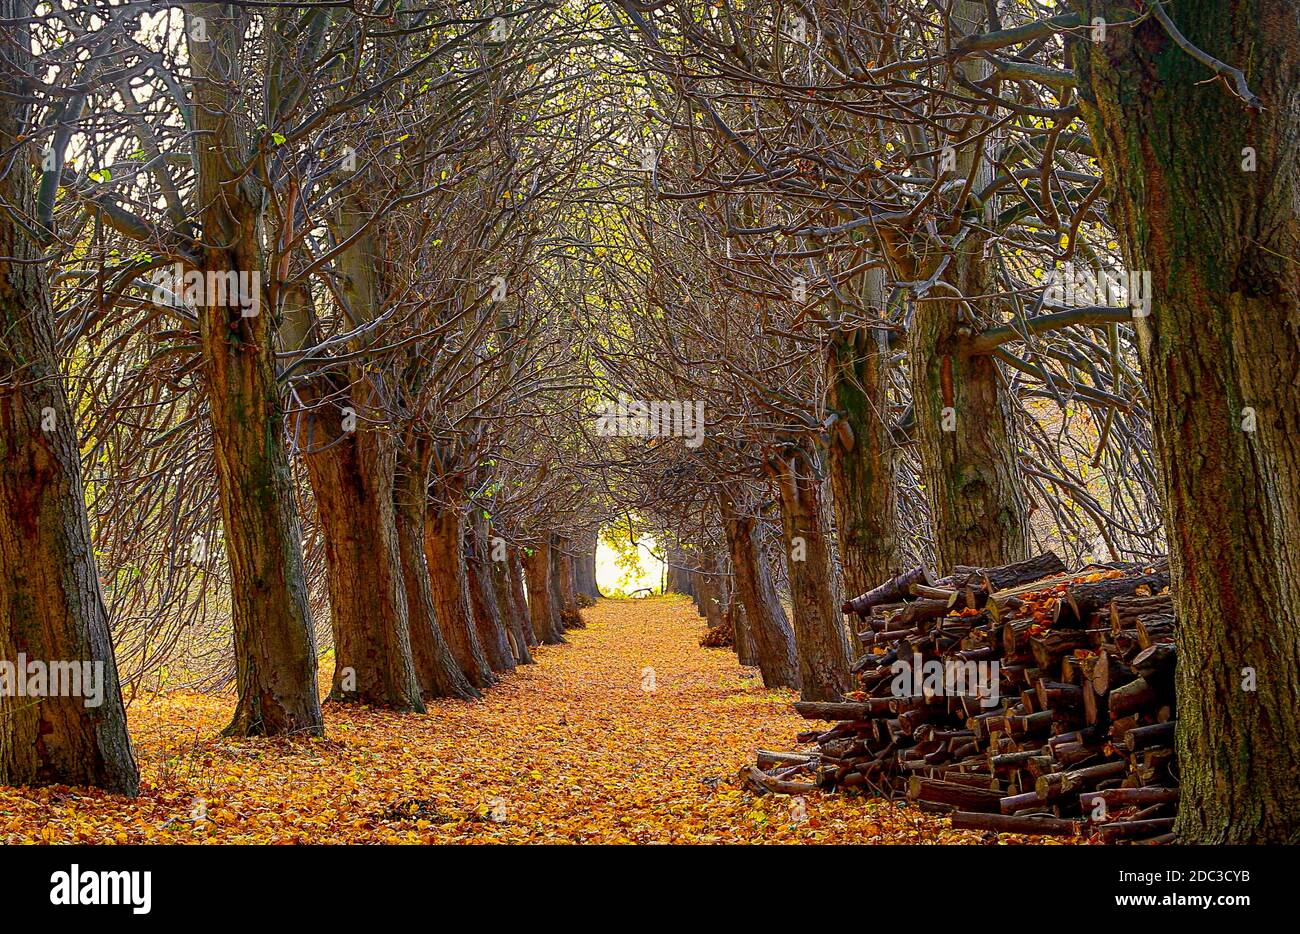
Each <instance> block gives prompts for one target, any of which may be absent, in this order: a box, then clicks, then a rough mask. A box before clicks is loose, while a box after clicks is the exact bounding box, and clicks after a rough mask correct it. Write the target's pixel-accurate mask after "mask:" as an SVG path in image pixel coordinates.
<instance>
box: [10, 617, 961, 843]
mask: <svg viewBox="0 0 1300 934" xmlns="http://www.w3.org/2000/svg"><path fill="white" fill-rule="evenodd" d="M584 615H585V617H586V619H587V621H588V626H587V628H585V629H579V630H570V631H569V632H568V633H567V637H568V640H569V643H568V644H567V645H563V646H554V647H541V648H539V649H538V650H537V653H536V654H537V658H538V664H536V665H533V666H528V667H525V668H521V669H520V670H519V671H518V672H517V673H515V674H512V675H508V676H506V677H505V678H504V679H503V681H502V683H501V684H499V685H498V686H497V687H495V688H493V689H492V690H491V691H489V692H488V694H487V696H486V698H485V699H484V700H483V701H479V702H474V703H466V702H461V701H441V702H437V703H435V704H433V705H432V706H431V708H430V710H429V712H428V713H427V714H423V715H420V714H415V715H411V714H407V715H399V714H394V713H389V712H385V711H379V710H373V709H362V708H349V707H339V706H336V705H327V707H326V729H327V738H325V739H323V740H318V739H313V740H297V741H286V740H267V739H229V738H221V737H218V736H217V735H216V734H217V733H218V731H219V730H220V729H221V727H222V726H224V724H225V722H226V721H227V719H228V718H229V714H230V710H231V709H232V706H233V698H232V697H224V696H217V697H213V696H204V695H197V694H188V693H187V694H170V695H166V696H165V697H162V698H157V699H153V700H149V701H141V700H138V701H136V703H134V704H133V705H132V707H131V710H130V711H129V719H130V722H131V732H132V739H133V742H134V743H135V746H136V752H137V756H138V759H139V761H140V765H141V774H142V778H143V779H144V780H145V786H144V789H143V790H142V794H141V795H140V797H138V798H136V799H134V800H131V799H126V798H121V797H115V796H109V795H103V794H99V793H94V792H91V793H87V792H84V791H80V790H77V791H74V790H71V789H67V788H58V787H55V788H45V789H39V790H18V789H8V788H0V840H7V841H9V842H21V841H26V840H43V841H48V842H106V841H110V840H112V841H116V842H120V843H127V842H131V843H139V842H202V841H205V840H207V841H213V842H248V843H317V842H321V843H327V842H339V843H341V842H353V843H367V842H393V843H401V842H409V843H445V842H466V843H478V842H484V843H486V842H493V841H502V842H504V841H511V842H602V843H616V842H635V843H689V842H706V843H707V842H731V841H740V842H791V843H794V842H812V841H814V840H815V841H822V842H860V843H869V842H875V843H891V842H901V843H918V842H966V841H969V842H977V841H978V840H979V835H977V834H972V833H966V832H959V831H952V830H949V829H945V827H944V822H941V821H939V820H937V819H935V818H932V817H929V816H926V815H922V814H919V813H918V812H915V811H913V810H911V809H908V808H903V807H900V806H897V805H894V804H892V803H889V802H880V801H864V800H862V799H860V798H848V797H843V796H834V795H821V794H813V795H809V796H808V797H807V798H806V804H805V809H806V813H807V819H805V820H796V819H795V818H794V812H793V811H792V806H791V799H789V798H784V797H774V796H770V795H769V796H763V797H756V796H754V795H752V794H750V793H749V792H747V791H742V790H741V789H740V788H739V786H738V784H737V782H736V777H735V776H736V772H737V770H738V769H739V768H740V767H741V766H742V765H744V764H747V763H752V762H753V753H754V749H755V748H756V747H767V748H775V749H789V748H791V747H792V744H793V740H794V735H795V733H797V732H798V731H799V730H801V729H803V728H805V727H806V725H807V724H806V722H805V721H803V720H802V719H800V718H799V717H798V716H797V715H795V714H794V713H793V712H792V711H791V710H790V707H789V701H790V700H791V699H792V698H793V697H794V695H793V694H792V693H790V692H787V691H767V690H764V689H763V687H762V683H761V681H760V680H759V678H758V676H757V672H756V671H754V670H751V669H746V668H742V667H740V666H739V665H737V664H736V661H735V656H734V655H733V654H732V653H731V652H730V651H728V650H724V649H703V648H700V647H699V645H698V641H699V638H700V636H701V635H703V633H704V631H705V626H704V621H703V620H701V619H700V618H699V617H698V616H697V615H696V612H695V609H694V607H693V606H692V605H691V603H690V602H689V601H688V600H686V599H685V598H681V597H671V596H670V597H660V598H650V599H645V600H637V601H611V600H602V601H601V602H600V603H599V604H598V605H597V606H595V607H593V608H590V609H588V610H585V611H584ZM647 667H648V668H653V669H654V688H655V689H654V691H646V690H643V688H642V684H643V679H644V678H645V675H644V671H645V669H646V668H647ZM324 683H328V678H325V679H324ZM195 815H198V816H199V817H203V816H204V815H206V817H205V818H204V819H201V820H196V819H195ZM494 817H495V818H496V819H495V820H494V819H493V818H494Z"/></svg>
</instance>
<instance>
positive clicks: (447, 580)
mask: <svg viewBox="0 0 1300 934" xmlns="http://www.w3.org/2000/svg"><path fill="white" fill-rule="evenodd" d="M464 543H465V520H464V509H463V508H462V507H461V506H458V505H455V504H454V503H448V504H442V505H440V506H431V507H430V508H429V510H428V511H427V513H426V515H425V522H424V554H425V559H426V560H427V561H428V564H429V583H430V586H431V587H432V590H433V605H434V607H435V608H436V610H437V614H438V622H439V623H441V624H442V634H443V636H444V637H446V639H447V644H448V645H450V646H451V652H452V654H453V655H455V656H456V661H457V662H458V663H459V664H460V670H461V671H462V672H464V673H465V677H466V678H468V679H469V683H470V684H472V685H474V687H475V688H478V689H479V690H480V691H481V690H483V689H485V688H489V687H491V686H492V685H493V684H495V683H496V680H497V679H496V676H495V675H494V674H492V666H491V665H490V664H489V663H488V660H487V656H486V655H484V653H483V646H482V644H481V643H480V642H479V638H478V630H477V628H476V627H475V625H474V620H473V615H472V613H471V611H470V605H469V589H468V580H467V577H468V575H467V574H466V570H465V545H464Z"/></svg>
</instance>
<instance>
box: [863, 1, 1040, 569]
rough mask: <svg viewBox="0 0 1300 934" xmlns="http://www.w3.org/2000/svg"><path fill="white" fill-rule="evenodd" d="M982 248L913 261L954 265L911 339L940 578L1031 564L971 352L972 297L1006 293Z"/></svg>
mask: <svg viewBox="0 0 1300 934" xmlns="http://www.w3.org/2000/svg"><path fill="white" fill-rule="evenodd" d="M985 18H986V11H985V5H984V4H983V3H982V2H979V0H958V2H956V3H955V4H954V7H953V19H954V22H955V24H956V25H957V26H958V28H959V29H961V31H962V32H963V33H971V32H976V31H978V28H979V25H980V23H982V22H983V21H984V19H985ZM959 67H960V70H961V71H962V72H964V73H965V76H966V78H967V79H968V80H971V81H981V80H984V79H985V78H986V77H987V76H988V74H989V69H990V66H989V65H988V64H987V63H985V62H983V61H979V60H975V61H967V62H964V63H962V64H961V65H960V66H959ZM971 106H977V105H975V104H974V103H972V104H971ZM985 146H986V147H991V146H992V143H991V142H987V141H986V142H985ZM956 157H957V160H956V161H957V177H958V178H965V177H968V175H969V174H970V173H971V172H972V171H974V172H975V179H976V181H975V186H974V187H975V190H980V189H981V188H983V187H984V186H985V185H986V184H988V182H989V181H991V180H992V178H993V174H994V166H993V162H992V158H991V153H989V152H987V151H985V147H982V146H980V145H975V144H972V145H967V146H960V147H958V149H957V153H956ZM985 242H986V238H985V237H984V236H983V235H982V234H981V233H980V232H979V231H978V230H974V231H971V232H970V233H968V234H967V236H966V237H965V239H963V240H962V242H961V245H960V246H959V247H958V249H957V251H956V254H955V255H953V256H951V257H947V254H943V255H930V256H925V255H922V256H916V257H913V258H912V259H913V261H914V262H915V263H916V264H917V266H918V268H919V270H920V271H919V272H917V273H916V274H915V275H914V276H913V278H920V279H925V278H929V276H930V275H931V274H932V273H933V272H934V271H937V268H938V264H939V263H940V262H942V261H943V260H944V259H945V258H947V259H948V260H949V265H948V268H947V270H946V271H945V272H944V273H943V275H942V276H941V281H942V283H943V285H940V286H939V287H936V288H935V289H934V290H932V292H931V293H930V294H929V295H928V296H922V297H920V298H919V299H918V300H917V302H916V313H915V315H914V318H913V322H912V327H911V329H910V330H909V334H908V338H909V350H908V356H909V360H910V365H911V371H912V402H913V408H914V410H915V412H916V435H917V440H918V442H919V450H920V455H921V467H922V475H923V477H924V480H925V487H926V492H927V494H928V499H929V503H930V512H931V516H932V520H933V524H934V537H935V553H936V555H937V556H938V560H939V570H940V571H941V572H942V573H946V572H947V571H948V570H949V569H950V568H953V567H956V566H957V565H959V564H969V565H974V566H977V567H996V566H999V565H1003V564H1010V563H1011V562H1012V561H1019V560H1021V559H1023V558H1026V557H1028V556H1029V508H1028V503H1027V501H1026V498H1025V494H1024V489H1023V485H1022V483H1021V479H1020V466H1019V462H1018V456H1017V447H1016V441H1015V436H1014V431H1013V416H1012V413H1011V406H1010V402H1009V400H1008V399H1007V398H1006V389H1005V386H1004V385H1003V379H1002V376H1001V374H1000V373H999V372H998V364H997V361H996V360H994V359H993V358H992V357H990V356H988V355H986V354H977V353H973V352H972V345H971V337H972V336H973V332H974V330H975V327H974V325H975V322H974V321H971V320H970V317H971V310H970V309H971V307H972V305H974V306H975V307H978V305H979V301H984V302H986V301H987V299H981V300H979V301H975V300H972V299H967V298H966V297H967V296H987V295H993V294H997V292H998V291H999V287H998V286H997V285H996V282H995V280H994V277H993V275H992V272H991V269H990V266H989V263H988V261H987V260H986V259H985V258H984V247H985ZM993 317H995V318H997V317H998V316H997V315H993ZM885 576H888V575H885ZM881 579H883V578H881ZM879 582H880V581H879V580H876V581H872V582H869V583H868V584H867V587H866V588H864V589H870V588H871V587H874V586H875V585H876V584H877V583H879ZM860 592H862V591H859V593H860Z"/></svg>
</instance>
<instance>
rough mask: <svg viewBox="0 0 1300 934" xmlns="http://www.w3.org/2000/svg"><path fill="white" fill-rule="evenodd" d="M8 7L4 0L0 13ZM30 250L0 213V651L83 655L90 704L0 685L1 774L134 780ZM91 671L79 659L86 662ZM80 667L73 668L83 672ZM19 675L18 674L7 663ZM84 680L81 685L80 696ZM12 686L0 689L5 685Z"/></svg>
mask: <svg viewBox="0 0 1300 934" xmlns="http://www.w3.org/2000/svg"><path fill="white" fill-rule="evenodd" d="M18 13H19V10H18V8H17V5H15V4H13V3H12V2H10V0H4V2H3V3H0V16H3V17H5V18H9V17H13V16H15V15H16V14H18ZM24 33H25V30H19V31H18V36H19V38H18V40H17V41H15V42H13V43H12V46H11V48H10V49H9V50H8V51H7V52H6V55H7V56H11V59H10V61H7V62H6V64H5V68H6V69H13V70H12V71H10V70H6V71H5V72H4V73H3V74H0V91H2V92H3V93H4V96H5V98H6V99H7V101H8V102H7V103H6V104H5V106H4V107H3V108H0V150H3V151H4V152H6V153H8V154H9V156H8V159H7V162H8V164H7V166H6V169H5V170H4V171H3V172H0V203H3V204H5V205H9V206H11V207H12V209H13V210H16V211H21V212H23V213H28V212H30V211H31V206H32V204H33V201H34V191H33V189H34V184H33V178H32V172H31V167H30V165H29V163H28V159H27V157H28V149H27V146H26V145H24V144H23V143H20V142H18V137H19V135H20V134H21V133H22V132H23V129H24V128H23V125H22V110H21V108H20V107H19V106H18V104H17V103H16V102H17V101H18V100H20V99H21V97H22V90H21V88H20V87H19V81H20V79H21V77H22V75H21V73H20V71H19V70H18V69H19V68H21V67H22V65H23V64H24V63H23V62H22V58H23V57H25V56H27V54H28V52H27V45H26V39H25V38H23V35H24ZM41 252H42V251H41V248H40V246H39V244H37V243H34V242H32V240H31V238H30V237H29V236H28V235H27V234H26V232H25V231H23V230H22V229H21V228H20V227H19V226H18V225H17V224H15V223H14V220H13V218H12V216H11V215H10V214H9V213H8V212H3V211H0V660H4V661H7V662H10V663H16V662H17V661H18V654H19V653H20V652H21V653H24V654H25V655H26V656H27V658H28V659H29V660H31V661H40V662H44V663H46V664H49V663H51V662H58V661H62V662H73V663H77V664H78V665H80V664H81V663H83V662H89V663H91V664H92V665H94V666H99V668H100V670H101V671H102V677H101V681H100V687H101V689H102V692H103V694H102V699H101V700H102V702H101V703H100V704H99V705H98V706H95V707H87V706H86V697H85V696H65V697H17V696H14V695H13V692H12V690H11V691H6V692H5V693H4V694H3V695H0V783H3V784H6V785H45V784H68V785H94V786H97V787H100V788H105V789H107V790H109V791H115V792H121V793H124V794H131V795H133V794H135V793H136V790H137V788H138V785H139V775H138V773H137V772H136V766H135V761H134V759H133V758H132V755H131V744H130V739H129V737H128V736H127V731H126V712H125V710H124V708H123V706H122V693H121V688H120V686H119V684H118V676H117V665H116V662H115V660H114V658H113V644H112V641H111V639H110V636H109V625H108V615H107V613H106V612H105V610H104V599H103V595H102V593H101V591H100V583H99V577H98V574H97V572H96V569H95V561H94V551H93V548H92V545H91V540H90V522H89V519H88V518H87V515H86V501H85V494H84V489H83V486H82V480H81V463H80V460H79V450H80V445H79V439H78V437H77V430H76V426H75V425H74V424H73V421H72V416H71V411H70V408H69V405H68V399H67V394H66V392H65V389H64V386H63V376H62V374H61V373H60V372H59V362H58V358H57V355H56V351H55V330H54V328H55V317H54V309H53V307H52V306H51V303H50V293H49V281H48V278H47V272H46V267H45V265H44V263H43V262H41V259H40V255H41ZM94 670H95V669H93V668H92V669H91V671H92V673H93V672H94ZM82 671H83V673H84V668H83V669H82ZM15 673H16V674H17V675H18V676H19V677H22V676H23V675H25V673H26V672H15ZM86 687H87V686H86V685H85V684H84V683H83V685H82V689H83V694H84V693H85V689H86ZM11 688H12V686H11Z"/></svg>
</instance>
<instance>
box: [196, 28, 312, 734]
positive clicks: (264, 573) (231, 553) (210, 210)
mask: <svg viewBox="0 0 1300 934" xmlns="http://www.w3.org/2000/svg"><path fill="white" fill-rule="evenodd" d="M192 12H193V14H194V15H195V16H201V17H203V18H204V20H205V21H206V23H207V40H206V41H203V40H199V39H195V38H194V36H193V35H190V37H189V42H188V50H189V60H190V67H191V71H192V73H193V86H192V92H193V99H194V104H195V107H194V124H195V126H194V129H195V132H196V133H197V134H198V138H199V139H200V140H201V144H196V145H195V147H194V149H195V162H196V167H197V177H196V179H195V186H194V187H195V191H194V202H195V204H198V205H200V206H201V210H200V220H201V223H202V228H203V238H204V239H203V248H202V258H201V263H200V266H201V271H202V272H204V273H205V274H209V275H208V278H209V279H211V276H212V275H216V276H222V275H231V274H233V275H235V276H238V275H239V274H240V273H241V272H242V273H244V274H245V275H249V276H251V275H253V274H257V275H259V276H260V275H262V267H263V250H262V244H263V230H262V210H263V208H262V205H263V204H264V202H265V198H264V192H263V191H262V190H261V188H260V187H259V186H258V184H257V182H256V180H255V179H254V178H253V177H252V176H251V175H250V174H248V173H247V172H246V170H245V165H246V160H247V153H248V147H247V145H246V143H245V141H244V140H243V138H242V130H241V129H240V128H239V126H238V125H237V121H236V119H235V117H234V116H233V115H232V114H231V113H230V109H229V104H230V88H231V87H234V86H238V84H239V82H240V80H241V77H242V76H241V75H240V73H239V65H238V63H239V61H240V56H241V54H242V53H241V50H240V48H239V46H240V44H241V42H242V36H243V33H244V25H245V17H244V14H242V13H241V12H238V11H237V10H236V9H235V8H234V7H230V6H226V5H224V4H215V3H204V4H199V5H197V6H195V7H194V8H193V9H192ZM258 292H259V293H260V294H258V296H257V298H258V300H259V303H260V304H259V306H258V307H257V308H256V309H253V310H254V311H255V312H256V313H254V314H251V315H246V314H245V313H244V309H243V308H241V307H239V306H238V305H234V306H233V307H232V306H227V305H219V304H214V303H213V301H212V300H213V299H215V298H216V297H217V296H213V295H205V296H204V301H203V302H202V303H201V304H200V306H199V307H198V308H197V314H198V319H199V342H200V344H201V346H202V355H203V374H204V381H205V385H206V388H207V396H208V407H209V418H210V421H211V424H212V441H213V449H214V453H215V456H216V467H217V490H218V494H219V499H220V501H221V518H222V525H223V527H224V529H225V543H226V551H227V557H228V560H229V566H230V597H231V617H232V625H233V629H234V642H235V670H236V683H237V686H238V691H239V703H238V706H237V708H236V710H235V715H234V718H233V719H232V720H231V723H230V725H229V726H228V727H227V728H226V732H227V733H228V734H231V735H262V734H264V735H276V734H291V733H305V734H309V735H320V734H321V733H323V732H324V723H323V721H322V719H321V710H320V698H319V696H318V694H317V687H316V664H317V660H316V645H315V638H314V633H313V631H312V622H311V613H310V610H309V608H308V602H307V581H306V576H305V573H304V569H303V560H302V530H301V527H300V525H299V521H298V512H297V507H296V505H295V502H294V490H293V479H292V476H291V474H290V471H289V456H288V452H287V450H286V448H285V440H284V434H285V425H284V407H283V404H282V400H281V398H280V387H279V384H278V382H277V379H276V370H275V357H274V354H275V327H274V318H275V316H274V314H272V309H269V308H266V307H263V306H265V305H266V304H267V302H266V293H265V291H264V290H261V289H260V288H259V289H258Z"/></svg>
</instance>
